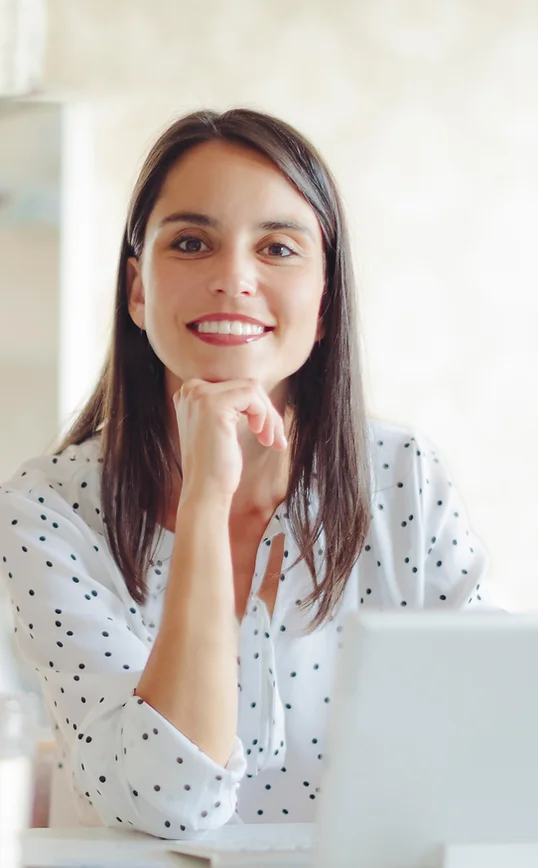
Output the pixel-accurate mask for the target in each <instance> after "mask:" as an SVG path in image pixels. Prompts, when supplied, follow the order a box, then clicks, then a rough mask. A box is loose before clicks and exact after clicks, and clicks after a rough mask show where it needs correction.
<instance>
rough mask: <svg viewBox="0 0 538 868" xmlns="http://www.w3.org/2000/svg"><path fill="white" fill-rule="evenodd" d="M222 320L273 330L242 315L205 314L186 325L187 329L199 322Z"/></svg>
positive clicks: (259, 321)
mask: <svg viewBox="0 0 538 868" xmlns="http://www.w3.org/2000/svg"><path fill="white" fill-rule="evenodd" d="M222 320H229V322H234V321H235V322H245V323H250V324H251V325H257V326H263V328H264V329H274V328H275V327H274V326H272V325H267V323H265V322H262V321H261V320H259V319H253V317H251V316H245V315H244V314H242V313H206V314H204V315H203V316H199V317H197V318H196V319H193V320H191V322H189V323H187V328H192V326H193V325H195V324H196V323H199V322H207V321H210V322H222Z"/></svg>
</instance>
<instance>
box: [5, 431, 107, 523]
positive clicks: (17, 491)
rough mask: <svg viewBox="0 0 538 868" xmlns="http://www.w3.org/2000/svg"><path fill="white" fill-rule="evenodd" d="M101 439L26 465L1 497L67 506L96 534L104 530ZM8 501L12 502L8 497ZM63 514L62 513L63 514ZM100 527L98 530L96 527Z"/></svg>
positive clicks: (31, 461) (91, 440)
mask: <svg viewBox="0 0 538 868" xmlns="http://www.w3.org/2000/svg"><path fill="white" fill-rule="evenodd" d="M100 476H101V438H100V437H99V436H97V437H94V438H92V439H90V440H86V441H85V442H84V443H80V444H73V445H71V446H68V447H67V448H66V449H64V450H63V452H61V453H59V454H56V455H38V456H35V457H34V458H30V459H29V460H28V461H25V462H24V463H23V464H22V465H21V466H20V467H19V468H18V469H17V470H16V471H15V472H14V473H13V474H12V476H11V477H10V478H9V479H7V480H6V481H5V482H3V483H2V485H1V486H0V500H1V499H2V496H8V497H9V496H10V495H18V496H19V497H21V498H23V499H25V500H35V501H37V502H39V503H44V502H50V501H51V498H52V499H53V501H54V503H55V504H56V506H57V507H60V508H61V504H62V503H64V504H65V508H66V510H68V511H69V513H70V514H72V512H75V513H76V514H77V515H78V516H80V517H81V518H82V519H84V520H85V521H86V522H87V523H88V524H89V525H90V526H91V527H93V529H94V530H101V529H102V528H101V523H102V522H101V515H100V488H101V485H100ZM9 500H12V498H11V497H9ZM62 511H63V510H62ZM95 525H98V526H99V527H95Z"/></svg>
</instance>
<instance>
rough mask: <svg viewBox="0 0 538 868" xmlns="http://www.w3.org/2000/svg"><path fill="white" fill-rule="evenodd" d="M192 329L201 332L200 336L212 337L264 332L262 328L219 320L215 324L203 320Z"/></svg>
mask: <svg viewBox="0 0 538 868" xmlns="http://www.w3.org/2000/svg"><path fill="white" fill-rule="evenodd" d="M194 328H195V329H196V330H197V331H199V332H202V334H214V335H216V334H219V335H261V334H263V333H264V331H265V329H264V327H263V326H257V325H253V324H252V323H246V322H239V321H237V320H233V321H230V320H219V321H217V322H215V321H211V322H210V321H208V320H205V321H204V322H199V323H195V324H194Z"/></svg>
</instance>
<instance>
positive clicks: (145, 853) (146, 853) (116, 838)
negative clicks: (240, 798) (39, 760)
mask: <svg viewBox="0 0 538 868" xmlns="http://www.w3.org/2000/svg"><path fill="white" fill-rule="evenodd" d="M292 826H293V824H292ZM306 826H310V824H304V826H302V824H297V825H296V826H295V828H296V830H299V834H300V830H301V828H304V827H306ZM287 828H288V829H289V828H290V827H289V826H288V827H287ZM274 829H275V826H274V825H273V826H271V825H265V826H264V828H263V829H262V827H261V826H259V827H258V829H256V828H254V826H253V825H251V826H244V827H243V826H242V827H240V830H243V831H244V837H243V836H242V837H241V842H242V843H243V844H245V843H247V842H248V841H249V840H250V841H256V840H257V841H258V842H259V840H260V835H261V840H262V841H265V840H266V839H267V837H269V840H272V835H274ZM271 830H272V831H271ZM228 831H229V833H230V835H229V837H230V838H232V839H233V838H234V837H235V836H236V834H237V831H238V828H237V827H231V828H229V829H228ZM303 834H305V833H304V832H303V833H302V834H300V840H302V839H303ZM308 840H309V839H308ZM173 846H174V842H173V841H168V840H163V839H161V838H154V837H152V836H151V835H145V834H144V833H143V832H135V831H133V830H130V831H120V830H116V829H107V828H104V827H102V826H99V827H94V828H91V827H78V828H71V829H29V830H28V831H27V832H25V834H24V836H23V865H24V866H25V868H75V866H76V868H81V866H88V868H89V866H92V868H94V866H96V868H97V866H99V868H208V866H209V865H210V861H209V860H208V859H202V858H199V857H197V856H187V855H183V854H181V855H180V854H178V853H172V852H171V849H172V848H173ZM309 861H310V860H309V855H308V853H307V852H306V851H303V852H302V853H301V852H293V853H290V852H289V851H288V852H278V851H274V850H273V851H272V852H270V853H267V852H257V853H253V852H252V850H250V852H249V853H230V854H226V856H225V857H224V860H223V861H222V862H221V861H220V860H219V861H218V862H217V864H218V865H219V866H220V865H224V866H226V868H304V866H305V865H306V864H307V863H308V862H309Z"/></svg>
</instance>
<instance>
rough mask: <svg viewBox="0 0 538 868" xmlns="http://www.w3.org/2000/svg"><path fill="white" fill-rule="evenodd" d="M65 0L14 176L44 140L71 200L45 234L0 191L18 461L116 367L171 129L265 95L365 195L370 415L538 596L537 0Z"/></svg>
mask: <svg viewBox="0 0 538 868" xmlns="http://www.w3.org/2000/svg"><path fill="white" fill-rule="evenodd" d="M46 7H47V13H48V35H47V41H46V50H45V61H44V72H43V77H42V82H41V84H40V87H39V92H38V93H35V94H30V95H27V96H26V97H25V99H24V100H22V101H19V102H17V104H16V105H15V106H14V104H13V103H10V107H9V112H8V110H7V109H6V110H5V117H4V116H2V117H0V177H1V179H2V183H3V184H4V185H6V184H7V185H8V186H9V184H10V180H9V178H8V179H7V181H6V173H8V174H9V173H11V172H12V171H13V172H15V175H14V176H13V177H15V176H16V172H17V171H18V169H16V168H15V169H12V168H9V169H8V168H7V167H12V166H15V167H16V166H18V165H19V162H18V161H20V160H21V159H23V157H24V155H26V160H27V163H28V165H30V164H31V165H32V166H33V169H32V171H35V172H37V173H38V174H39V172H41V173H43V175H44V176H46V178H47V180H46V182H44V181H43V182H42V181H41V180H39V181H38V180H36V184H41V183H46V184H47V185H50V184H52V185H54V178H56V179H57V202H58V211H57V215H58V222H57V223H56V222H55V212H54V208H51V207H50V205H51V203H52V201H53V198H54V197H53V196H52V194H51V193H50V195H49V194H47V195H49V200H48V201H49V206H48V210H47V212H46V219H41V218H40V219H41V223H40V224H39V227H38V228H36V226H35V225H33V224H32V226H30V224H31V223H32V219H33V218H32V219H30V223H29V222H28V220H27V219H25V220H24V221H21V220H20V219H19V218H18V217H17V216H16V215H15V216H13V213H12V215H11V218H9V219H7V218H6V216H5V215H6V214H7V215H8V217H9V208H10V206H9V201H8V204H7V205H6V204H5V203H4V204H3V205H2V206H1V207H2V213H3V214H4V217H2V218H1V219H2V222H1V224H0V232H1V233H4V234H3V235H1V237H0V256H1V259H0V314H1V318H0V346H1V348H2V349H1V368H2V372H1V390H2V391H1V395H0V398H1V400H2V416H3V424H2V435H1V437H2V439H1V454H0V459H1V462H2V464H1V466H2V472H3V475H4V476H5V475H6V474H7V473H8V472H10V471H11V469H14V468H15V467H16V466H17V464H18V463H20V461H21V460H22V458H23V457H26V456H29V455H31V454H33V453H35V452H39V451H41V450H42V449H43V448H45V446H47V445H48V444H49V442H50V439H51V437H52V435H53V433H54V432H53V429H54V428H55V426H56V425H57V426H60V425H63V424H65V422H66V420H67V419H68V418H69V415H70V414H71V413H72V412H73V411H74V409H75V408H76V407H77V406H79V405H80V403H81V401H82V400H83V398H84V397H85V395H86V394H87V392H88V390H89V388H90V385H91V383H92V381H93V379H94V377H95V376H96V374H97V371H98V369H99V366H100V364H101V361H102V357H103V352H104V347H105V344H106V341H107V339H108V334H109V325H110V314H111V305H112V293H113V286H114V277H115V268H116V260H117V254H118V249H119V242H120V237H121V233H122V229H123V220H124V216H125V210H126V206H127V201H128V197H129V192H130V188H131V186H132V184H133V182H134V179H135V177H136V173H137V169H138V168H139V167H140V165H141V161H142V158H143V156H144V154H145V152H146V151H147V149H148V147H149V146H150V144H151V143H152V141H153V140H154V138H155V137H156V136H157V135H158V133H159V132H160V131H161V130H162V129H163V128H164V127H165V126H166V125H167V124H168V123H169V122H170V121H171V120H172V119H173V118H174V117H176V116H177V115H179V114H182V113H184V112H186V111H189V110H191V109H194V108H199V107H211V108H215V109H225V108H228V107H231V106H249V107H253V108H258V109H262V110H266V111H269V112H273V113H275V114H277V115H280V116H281V117H283V118H284V119H286V120H288V121H290V122H291V123H292V124H294V125H295V126H297V127H298V128H299V129H300V130H301V131H303V132H304V133H305V134H306V135H307V136H309V137H310V138H312V139H313V141H314V142H315V143H316V144H317V146H318V147H319V149H320V150H321V152H322V153H323V154H324V156H325V157H326V158H327V160H328V162H329V164H330V165H331V167H332V169H333V171H334V173H335V175H336V178H337V180H338V182H339V184H340V187H341V190H342V192H343V195H344V199H345V201H346V204H347V208H348V212H349V217H350V221H351V226H352V235H353V242H354V250H355V258H356V266H357V272H358V276H359V292H360V306H361V317H362V332H363V336H364V344H365V364H366V383H367V388H368V400H369V407H370V413H371V415H373V416H377V417H378V418H383V419H390V420H393V421H396V422H401V423H403V424H409V425H413V426H418V428H419V429H420V430H421V431H423V432H424V433H425V434H427V435H428V436H429V437H430V438H431V439H433V440H434V442H436V443H437V445H438V447H439V449H440V452H441V453H442V455H444V458H445V461H446V463H447V464H448V467H449V469H450V471H451V473H452V475H453V479H454V481H455V483H456V485H457V486H458V488H459V489H460V491H461V492H462V494H463V497H464V500H465V502H466V505H467V507H468V511H469V513H470V516H471V521H472V525H473V527H474V528H475V529H476V531H477V532H478V533H479V535H480V536H481V537H482V539H483V540H484V542H485V544H486V547H487V548H488V550H489V552H490V555H491V582H492V585H493V587H494V589H495V592H496V594H497V597H498V599H499V600H500V602H501V603H502V604H504V605H505V606H507V607H508V608H511V609H533V608H536V607H538V582H537V563H538V532H537V529H536V527H537V524H538V509H537V507H536V491H537V490H538V458H537V455H536V453H535V451H534V449H535V444H536V443H538V411H537V406H538V402H537V399H536V395H537V394H538V388H537V387H538V340H537V339H536V336H535V333H536V328H537V324H538V316H537V315H538V286H537V277H538V266H537V263H536V240H535V238H536V226H537V225H538V161H537V159H536V154H537V153H538V85H537V82H538V3H537V2H536V0H487V2H483V0H357V2H352V0H331V2H329V0H308V2H303V0H294V2H292V3H290V2H283V0H270V2H269V0H251V2H248V0H227V2H217V0H204V3H200V4H197V3H187V2H185V0H170V2H167V0H151V2H150V0H130V2H126V0H114V2H113V3H110V2H109V3H106V2H104V0H77V2H73V0H49V2H48V3H47V4H46ZM55 173H56V174H55ZM10 177H11V175H10ZM36 179H37V175H36ZM36 207H37V205H36ZM39 207H41V206H39ZM6 208H7V209H8V210H7V211H6V210H5V209H6ZM34 222H35V221H34ZM29 227H30V228H29ZM45 236H46V240H44V237H45ZM40 245H41V246H40ZM43 245H44V246H43ZM45 247H46V251H45ZM23 453H24V455H23Z"/></svg>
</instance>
